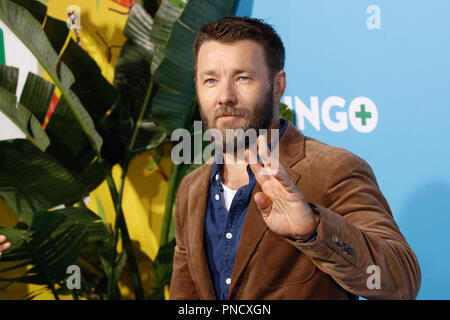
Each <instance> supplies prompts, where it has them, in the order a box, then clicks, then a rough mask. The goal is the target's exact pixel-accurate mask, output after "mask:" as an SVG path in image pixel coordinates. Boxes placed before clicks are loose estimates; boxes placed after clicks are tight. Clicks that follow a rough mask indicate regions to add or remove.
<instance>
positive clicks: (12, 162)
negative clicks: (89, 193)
mask: <svg viewBox="0 0 450 320" xmlns="http://www.w3.org/2000/svg"><path fill="white" fill-rule="evenodd" d="M0 176H1V178H0V181H2V184H1V185H0V192H3V191H7V192H11V191H15V192H17V193H19V194H20V196H21V197H23V198H25V199H26V201H27V202H28V205H29V207H30V208H31V210H32V211H34V212H35V211H39V210H48V209H51V208H54V207H56V206H58V205H61V204H66V203H71V202H75V201H77V200H79V199H82V198H83V197H84V196H86V193H85V191H84V190H83V188H82V187H81V186H80V185H79V184H78V183H77V182H76V181H75V179H74V178H73V176H72V175H71V174H70V173H69V172H68V171H67V170H66V169H64V168H63V167H62V166H61V165H60V164H59V163H58V162H57V161H55V160H54V159H53V158H52V157H51V156H50V155H48V154H46V153H44V152H42V151H40V150H39V149H38V148H36V147H35V146H33V145H32V144H31V143H30V142H29V141H26V140H22V139H16V140H13V141H11V142H8V141H1V142H0Z"/></svg>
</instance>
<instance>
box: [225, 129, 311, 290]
mask: <svg viewBox="0 0 450 320" xmlns="http://www.w3.org/2000/svg"><path fill="white" fill-rule="evenodd" d="M279 144H280V145H279V148H280V149H279V156H280V162H281V164H282V165H283V166H284V168H285V169H286V171H287V173H288V175H289V177H290V179H291V180H292V182H294V184H297V183H298V181H299V179H300V174H299V173H297V172H296V171H294V170H293V169H292V167H293V166H294V165H295V164H296V163H297V162H299V161H300V160H302V159H303V158H304V157H305V152H304V151H305V139H304V136H303V134H301V133H300V132H299V131H298V130H297V128H296V127H295V126H294V125H293V124H292V123H289V125H288V128H287V130H286V132H285V133H284V134H283V136H282V137H281V139H280V141H279ZM260 191H261V186H260V185H259V184H258V183H256V186H255V189H254V190H253V194H252V198H251V200H250V204H249V207H248V210H247V215H246V217H245V221H244V227H243V229H242V233H241V238H240V241H239V246H238V250H237V253H236V259H235V261H234V267H233V275H232V280H231V286H230V290H229V292H228V297H230V295H231V293H232V291H233V289H234V287H235V285H236V283H237V280H238V279H239V277H240V276H241V274H242V272H243V270H244V269H245V267H246V265H247V263H248V261H249V260H250V257H251V256H252V255H253V253H254V252H255V250H256V248H257V247H258V244H259V242H260V241H261V239H262V237H263V235H264V233H265V232H266V231H267V229H268V227H267V225H266V223H265V222H264V220H263V219H262V217H261V213H260V211H259V210H258V208H257V206H256V203H255V201H254V200H253V199H254V196H255V194H256V193H257V192H260Z"/></svg>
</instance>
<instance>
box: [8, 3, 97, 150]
mask: <svg viewBox="0 0 450 320" xmlns="http://www.w3.org/2000/svg"><path fill="white" fill-rule="evenodd" d="M45 17H46V7H45V6H44V5H43V4H41V3H39V2H36V1H32V0H20V1H19V0H0V19H1V20H2V21H3V22H4V23H5V24H6V25H7V26H8V27H9V28H10V29H11V30H12V31H13V32H14V33H15V35H16V36H17V37H18V38H19V39H20V40H21V41H22V42H23V43H24V44H25V45H26V46H27V48H28V49H29V50H30V51H31V52H32V53H33V55H34V56H35V57H36V58H37V60H38V61H39V63H40V64H41V65H42V66H43V68H44V69H45V70H46V71H47V73H48V74H49V76H50V77H51V78H52V80H53V81H54V83H55V85H56V86H57V87H58V88H59V89H60V90H61V94H62V96H63V97H64V98H65V99H66V100H67V104H68V106H69V107H70V109H71V110H72V112H73V114H74V116H75V118H76V119H77V121H78V123H79V124H80V126H81V127H82V129H83V132H84V133H85V134H86V136H87V137H88V139H89V141H90V143H91V145H92V147H93V149H94V150H96V151H97V152H98V153H100V148H101V145H102V141H103V140H102V138H101V137H100V135H99V134H98V132H97V131H96V130H95V125H94V122H93V120H92V118H91V116H90V115H89V113H88V112H87V111H86V109H85V107H84V106H83V104H82V102H81V101H80V98H79V97H78V96H77V94H76V92H79V91H81V92H82V90H81V89H80V88H77V89H78V90H75V91H74V90H72V86H73V85H75V87H76V84H77V83H79V81H80V80H81V79H76V80H77V83H76V81H75V77H74V75H73V73H72V72H71V69H70V68H69V67H68V66H67V65H66V63H64V61H62V60H61V59H59V57H58V53H57V52H56V51H55V49H54V47H53V45H55V43H57V41H50V40H49V38H48V35H47V34H46V33H45V31H44V30H43V29H42V23H43V22H44V19H45ZM47 31H48V29H47ZM55 34H57V35H60V33H54V34H53V35H55ZM83 72H86V73H88V72H87V71H86V70H84V71H83ZM93 78H94V79H96V80H97V79H98V77H96V76H95V74H94V75H93ZM86 80H89V79H86ZM86 85H87V84H85V86H86ZM94 87H96V86H94ZM85 100H86V99H84V101H85Z"/></svg>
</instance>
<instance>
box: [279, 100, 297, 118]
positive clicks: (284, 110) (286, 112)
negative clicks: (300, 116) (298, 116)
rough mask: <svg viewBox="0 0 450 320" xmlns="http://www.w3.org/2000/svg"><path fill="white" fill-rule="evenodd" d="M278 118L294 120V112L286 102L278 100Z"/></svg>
mask: <svg viewBox="0 0 450 320" xmlns="http://www.w3.org/2000/svg"><path fill="white" fill-rule="evenodd" d="M280 118H283V119H286V120H288V121H291V122H292V121H294V113H293V112H292V110H291V109H289V107H288V106H287V104H284V103H282V102H280Z"/></svg>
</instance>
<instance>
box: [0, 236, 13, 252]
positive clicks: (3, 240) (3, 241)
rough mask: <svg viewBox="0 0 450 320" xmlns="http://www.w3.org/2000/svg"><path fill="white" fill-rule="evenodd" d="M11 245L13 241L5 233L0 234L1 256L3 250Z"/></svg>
mask: <svg viewBox="0 0 450 320" xmlns="http://www.w3.org/2000/svg"><path fill="white" fill-rule="evenodd" d="M9 247H11V242H8V241H7V239H6V237H5V236H4V235H1V234H0V258H1V257H2V251H4V250H6V249H8V248H9Z"/></svg>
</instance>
